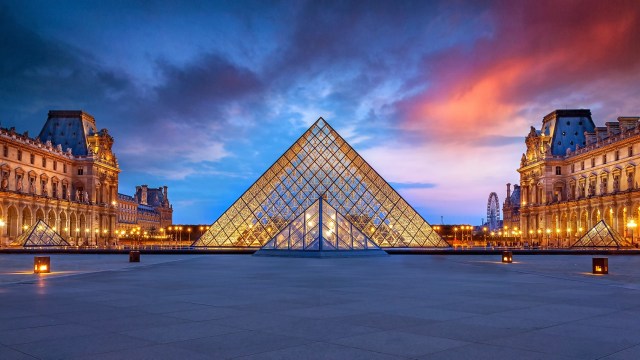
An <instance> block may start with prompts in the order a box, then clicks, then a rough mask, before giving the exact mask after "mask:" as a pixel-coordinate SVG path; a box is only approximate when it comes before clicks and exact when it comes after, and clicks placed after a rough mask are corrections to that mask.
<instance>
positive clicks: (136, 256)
mask: <svg viewBox="0 0 640 360" xmlns="http://www.w3.org/2000/svg"><path fill="white" fill-rule="evenodd" d="M129 262H140V251H138V250H131V251H129Z"/></svg>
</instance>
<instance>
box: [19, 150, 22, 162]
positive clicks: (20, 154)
mask: <svg viewBox="0 0 640 360" xmlns="http://www.w3.org/2000/svg"><path fill="white" fill-rule="evenodd" d="M18 161H22V150H18Z"/></svg>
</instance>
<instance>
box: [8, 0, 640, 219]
mask: <svg viewBox="0 0 640 360" xmlns="http://www.w3.org/2000/svg"><path fill="white" fill-rule="evenodd" d="M0 34H2V35H0V54H2V56H0V125H1V126H2V127H5V128H6V127H11V126H15V127H16V130H17V131H19V132H23V131H29V133H30V134H34V135H37V134H38V133H39V131H40V129H41V128H42V126H43V125H44V122H45V121H46V117H47V112H48V110H52V109H82V110H84V111H86V112H88V113H90V114H92V115H93V116H94V117H95V119H96V123H97V126H98V128H99V129H101V128H107V129H108V130H109V133H110V134H111V135H112V136H113V137H114V138H115V144H114V152H115V154H116V156H117V157H118V161H119V164H120V168H121V170H122V172H121V174H120V178H119V183H120V184H119V192H121V193H125V194H130V195H131V194H133V192H134V191H135V186H136V185H140V184H147V185H149V186H150V187H159V186H163V185H167V186H168V187H169V199H170V201H171V202H172V204H173V208H174V223H212V222H213V221H214V220H216V219H217V217H218V216H219V215H220V214H222V213H223V212H224V211H225V210H226V208H227V207H228V206H230V205H231V204H232V203H233V201H235V199H236V198H237V197H238V196H240V195H241V194H242V193H243V192H244V191H245V190H246V189H247V188H248V187H249V186H250V185H251V184H252V183H253V182H254V181H255V180H256V179H257V178H258V177H259V176H260V175H261V174H262V173H263V172H264V171H265V170H267V168H268V167H269V166H270V165H271V164H272V163H273V162H274V161H275V160H276V159H277V158H278V157H279V156H280V155H282V154H283V153H284V152H285V151H286V149H287V148H288V147H289V146H290V145H291V144H292V143H293V142H294V141H295V140H296V139H297V138H298V137H299V136H300V135H302V133H303V132H304V131H305V130H306V129H307V128H308V127H309V126H310V125H311V124H312V123H313V122H315V121H316V120H317V119H318V118H319V117H323V118H324V119H326V120H327V121H328V122H329V123H330V124H331V125H332V126H333V127H334V128H335V129H336V130H337V131H338V132H339V133H340V134H341V135H342V136H343V137H344V138H345V139H346V140H347V141H348V142H349V143H350V144H351V145H352V146H353V147H354V148H355V149H356V150H357V151H358V152H359V153H360V155H362V156H363V157H364V159H365V160H366V161H367V162H369V164H371V166H373V168H374V169H376V170H377V171H378V173H379V174H381V175H382V176H383V177H384V178H385V179H386V180H387V181H388V182H389V183H391V184H392V186H394V187H395V188H396V189H397V190H398V192H399V193H400V194H401V195H402V196H403V197H404V198H405V199H406V200H407V201H408V202H409V203H410V204H412V205H413V207H414V208H416V210H417V211H418V212H420V214H422V216H423V217H424V218H425V219H426V220H427V221H429V222H430V223H432V224H433V223H440V222H441V219H443V220H444V223H447V224H451V223H470V224H474V225H479V224H480V222H481V219H483V218H486V205H487V200H488V197H489V194H490V193H491V192H496V193H497V194H498V197H499V199H500V202H501V203H502V202H503V201H504V198H505V196H506V183H512V184H517V183H518V182H519V175H518V172H517V168H518V167H519V164H520V157H521V155H522V153H523V152H524V151H525V150H526V148H525V143H524V137H525V136H526V135H527V134H528V132H529V128H530V126H535V127H537V128H539V127H540V125H541V123H542V118H543V117H544V116H545V115H546V114H548V113H550V112H552V111H554V110H555V109H566V108H588V109H591V111H592V113H593V119H594V121H595V123H596V125H598V126H603V124H604V123H605V122H606V121H615V119H616V118H617V117H618V116H633V115H640V86H639V85H638V84H640V3H639V2H638V1H636V0H631V1H619V0H610V1H599V0H598V1H591V0H580V1H572V0H563V1H546V0H540V1H538V0H536V1H518V0H509V1H456V0H447V1H415V2H412V1H303V0H295V1H267V0H263V1H241V0H237V1H188V2H185V1H126V0H125V1H99V2H98V1H64V0H59V1H55V2H54V1H0Z"/></svg>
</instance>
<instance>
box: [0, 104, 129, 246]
mask: <svg viewBox="0 0 640 360" xmlns="http://www.w3.org/2000/svg"><path fill="white" fill-rule="evenodd" d="M112 146H113V138H112V137H111V136H110V135H109V133H108V131H107V130H106V129H102V130H100V131H98V130H97V127H96V122H95V119H94V118H93V117H92V116H91V115H89V114H87V113H85V112H82V111H49V115H48V118H47V121H46V123H45V125H44V127H43V128H42V131H41V132H40V134H39V135H38V136H37V137H34V138H32V137H30V136H29V134H28V133H26V132H25V133H23V134H19V133H17V132H16V130H15V128H11V129H0V218H2V219H3V221H4V226H2V227H1V228H0V235H1V236H0V243H2V245H4V246H6V245H7V244H9V243H10V242H11V241H13V240H14V239H15V238H16V237H17V236H18V235H20V233H21V232H22V231H23V230H24V229H25V227H26V228H28V227H29V226H31V225H32V224H34V223H35V222H36V221H37V220H43V221H45V222H46V223H47V224H48V225H49V226H51V227H52V228H55V229H56V231H58V232H59V233H60V234H61V235H62V236H63V237H64V238H65V239H67V241H68V242H69V243H70V244H72V245H96V246H107V245H110V244H113V243H114V239H115V230H116V223H117V217H116V216H117V209H116V201H117V189H118V174H119V173H120V168H119V166H118V161H117V159H116V157H115V155H114V154H113V152H112V151H111V148H112Z"/></svg>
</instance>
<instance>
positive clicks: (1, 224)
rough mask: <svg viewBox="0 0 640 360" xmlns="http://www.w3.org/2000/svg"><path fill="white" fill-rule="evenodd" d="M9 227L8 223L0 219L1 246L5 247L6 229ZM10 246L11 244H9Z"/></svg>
mask: <svg viewBox="0 0 640 360" xmlns="http://www.w3.org/2000/svg"><path fill="white" fill-rule="evenodd" d="M6 225H7V223H5V222H4V219H0V246H3V245H4V241H3V240H4V227H5V226H6ZM7 245H9V244H7Z"/></svg>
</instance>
